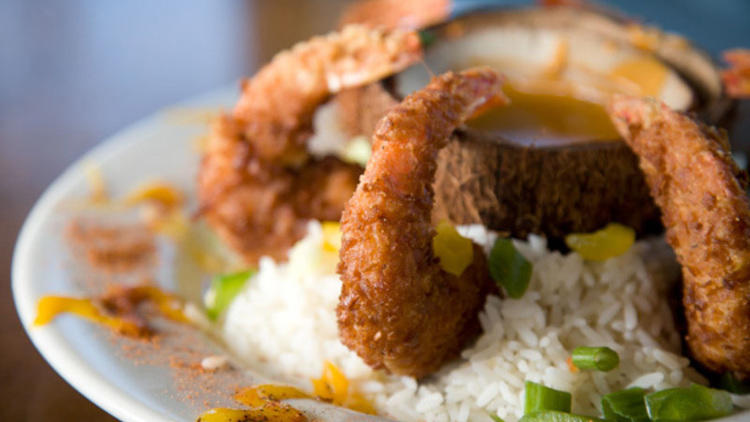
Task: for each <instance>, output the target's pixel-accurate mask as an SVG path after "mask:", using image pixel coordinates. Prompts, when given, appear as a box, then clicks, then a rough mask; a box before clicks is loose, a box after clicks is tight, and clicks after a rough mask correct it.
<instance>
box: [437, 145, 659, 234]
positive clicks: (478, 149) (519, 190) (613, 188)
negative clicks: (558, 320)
mask: <svg viewBox="0 0 750 422" xmlns="http://www.w3.org/2000/svg"><path fill="white" fill-rule="evenodd" d="M435 209H436V218H438V219H439V218H443V217H447V218H448V219H449V220H451V221H452V222H454V223H455V224H471V223H482V224H484V225H486V226H487V227H490V228H492V229H495V230H501V231H506V232H509V233H510V234H511V235H512V236H513V237H517V238H526V236H528V235H529V234H530V233H536V234H543V235H545V236H547V237H549V238H561V237H563V236H565V235H566V234H569V233H573V232H590V231H594V230H597V229H600V228H601V227H603V226H605V225H606V224H607V223H611V222H619V223H622V224H625V225H627V226H630V227H633V228H634V229H636V231H637V232H639V233H641V234H643V233H651V232H654V231H658V230H659V228H660V227H661V226H660V223H659V217H660V214H659V209H658V208H657V207H656V205H655V204H654V203H653V201H652V200H651V197H650V196H649V190H648V187H647V186H646V182H645V180H644V178H643V175H642V174H641V172H640V170H639V168H638V161H637V158H636V157H635V155H634V154H633V153H632V152H631V151H630V149H629V148H628V147H627V146H626V145H625V143H623V142H619V141H610V142H607V141H602V142H591V143H586V144H579V145H574V146H569V147H566V148H533V147H523V146H519V145H516V144H512V143H507V142H504V141H502V140H497V139H486V138H483V137H482V135H481V134H477V133H471V132H463V131H458V132H456V135H455V136H454V137H453V139H452V140H451V142H450V143H449V144H448V146H447V147H446V148H445V149H443V150H442V151H441V152H440V154H439V164H438V170H437V174H436V179H435Z"/></svg>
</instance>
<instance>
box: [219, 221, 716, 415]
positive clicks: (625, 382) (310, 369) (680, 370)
mask: <svg viewBox="0 0 750 422" xmlns="http://www.w3.org/2000/svg"><path fill="white" fill-rule="evenodd" d="M460 231H461V232H462V234H464V235H467V236H469V237H472V238H473V239H474V240H475V241H477V242H478V243H480V244H483V245H485V246H486V248H487V249H489V248H490V247H491V245H492V243H493V242H494V239H495V235H494V234H492V233H488V232H487V231H486V230H485V229H484V228H483V227H481V226H469V227H462V228H461V229H460ZM322 242H323V236H322V232H321V227H320V224H319V223H317V222H311V223H310V226H309V231H308V235H307V237H306V238H305V239H303V240H302V241H300V242H299V243H298V244H297V245H296V246H295V247H294V248H293V249H292V251H291V252H290V260H289V262H288V263H287V264H276V263H275V262H273V261H272V260H271V259H263V260H262V261H261V263H260V271H259V272H258V274H257V275H256V276H255V277H253V278H252V279H251V280H250V282H249V283H248V284H247V287H246V288H245V289H244V291H243V292H242V293H241V294H240V295H239V296H238V298H237V299H236V300H235V301H234V302H233V303H232V305H231V306H230V308H229V310H228V312H227V315H226V318H225V320H224V321H223V324H222V332H223V337H224V338H225V340H226V342H227V343H228V345H229V347H230V348H231V349H232V350H233V351H234V352H235V353H236V354H237V355H238V356H240V357H242V358H243V359H244V360H245V361H246V362H247V363H248V364H249V365H250V366H251V367H253V368H264V369H265V370H266V371H268V372H269V375H272V376H276V377H282V378H284V379H286V380H295V379H296V380H298V383H301V384H302V385H303V386H305V383H306V382H307V380H308V379H309V378H310V377H318V376H320V373H321V371H322V368H323V362H324V361H325V360H330V361H331V362H333V363H334V364H336V365H337V366H338V367H339V368H341V369H342V370H343V371H344V372H345V373H346V374H347V376H348V377H349V378H350V379H351V380H352V382H354V383H355V384H357V385H358V388H359V389H360V390H361V391H362V392H364V393H365V394H367V395H368V396H369V397H370V398H371V399H372V400H373V402H374V403H375V405H376V407H377V408H378V409H379V411H380V412H381V413H382V414H384V415H386V416H390V417H393V418H396V419H398V420H404V421H459V422H463V421H467V420H471V421H488V422H490V421H491V419H490V418H489V416H488V413H493V414H497V415H498V416H500V417H501V418H503V419H504V420H505V421H508V422H512V421H515V420H516V419H517V418H518V417H520V416H521V415H522V412H523V390H524V382H525V381H526V380H530V381H535V382H540V383H542V384H544V385H547V386H549V387H553V388H556V389H560V390H564V391H569V392H570V393H572V395H573V409H572V410H573V411H574V412H577V413H583V414H590V415H597V414H599V411H600V409H599V407H600V399H601V396H602V395H603V394H606V393H609V392H612V391H616V390H620V389H623V388H626V387H628V386H635V385H637V386H640V387H643V388H646V389H663V388H668V387H674V386H687V385H690V384H691V383H693V382H697V383H705V380H704V379H703V378H702V377H701V376H700V375H698V374H697V373H696V372H695V371H694V370H693V369H692V368H690V367H689V366H688V364H689V362H688V359H686V358H685V357H683V356H682V355H681V354H680V337H679V334H678V333H677V331H676V330H675V328H674V325H673V319H672V313H671V311H670V308H669V306H668V304H667V295H668V294H669V292H670V290H669V289H670V287H671V285H672V283H673V282H674V281H675V279H676V276H677V274H678V271H679V267H678V266H677V264H676V262H675V260H674V257H673V255H672V254H671V252H670V251H669V248H668V247H667V245H666V244H665V243H664V242H663V240H661V239H655V240H649V241H640V242H637V243H636V244H635V245H634V246H633V247H632V248H631V249H630V250H629V251H628V252H627V253H625V254H624V255H622V256H619V257H616V258H613V259H610V260H608V261H605V262H602V263H595V262H587V261H584V260H583V259H582V258H581V257H580V256H579V255H577V254H575V253H571V254H568V255H562V254H560V253H558V252H550V251H549V250H548V249H547V247H546V242H545V240H544V239H543V238H540V237H537V236H530V237H529V239H528V240H527V241H515V242H514V243H515V245H516V248H517V249H518V250H519V251H520V252H521V253H522V254H523V255H524V256H525V257H526V258H527V259H528V260H529V261H531V262H532V264H533V266H534V267H533V274H532V278H531V282H530V285H529V288H528V290H527V291H526V293H525V294H524V296H523V297H522V298H521V299H519V300H513V299H500V298H498V297H496V296H491V297H489V298H488V299H487V302H486V304H485V307H484V311H483V312H482V313H481V314H480V316H479V318H480V322H481V325H482V328H483V330H484V333H483V334H482V335H481V336H480V337H479V339H478V340H477V341H476V343H475V344H474V345H473V346H472V347H471V348H469V349H466V350H464V352H463V353H462V356H461V359H460V360H457V361H456V362H453V363H451V364H449V365H447V366H446V367H444V368H443V369H442V370H441V371H440V372H439V373H438V374H435V375H434V376H432V377H430V378H429V379H426V380H423V381H421V382H419V383H417V382H416V381H414V380H413V379H411V378H408V377H397V376H390V375H386V374H383V373H382V372H375V371H372V370H371V369H370V368H369V367H368V366H367V365H365V364H364V363H363V362H362V361H361V360H360V359H359V358H358V357H357V356H356V355H355V354H354V353H352V352H350V351H349V350H348V349H347V348H345V347H344V346H343V345H342V344H341V343H340V342H339V339H338V333H337V327H336V316H335V308H336V304H337V302H338V297H339V291H340V281H339V279H338V276H337V275H335V272H334V270H335V263H336V259H337V258H336V255H335V254H333V253H331V252H325V251H323V249H322V248H321V246H322ZM577 346H608V347H610V348H612V349H614V350H615V351H616V352H617V353H618V354H619V356H620V365H619V367H618V368H617V369H615V370H613V371H610V372H606V373H605V372H594V371H580V372H577V373H572V372H571V371H570V370H569V368H568V365H567V363H566V360H567V358H568V357H569V356H570V354H571V352H572V350H573V349H574V348H575V347H577ZM307 387H308V388H309V385H308V386H307Z"/></svg>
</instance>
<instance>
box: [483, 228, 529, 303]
mask: <svg viewBox="0 0 750 422" xmlns="http://www.w3.org/2000/svg"><path fill="white" fill-rule="evenodd" d="M489 266H490V276H492V279H493V280H495V282H496V283H498V284H499V285H501V286H503V288H505V291H506V292H508V296H510V297H511V298H513V299H519V298H520V297H521V296H523V294H524V293H525V292H526V289H527V288H528V287H529V280H530V279H531V263H530V262H529V261H527V260H526V258H524V257H523V255H521V254H520V253H519V252H518V251H517V250H516V248H515V246H513V242H512V241H511V240H510V239H504V238H500V239H497V240H496V241H495V245H494V246H492V250H491V251H490V263H489Z"/></svg>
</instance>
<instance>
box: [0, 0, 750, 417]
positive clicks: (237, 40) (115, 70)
mask: <svg viewBox="0 0 750 422" xmlns="http://www.w3.org/2000/svg"><path fill="white" fill-rule="evenodd" d="M633 3H634V4H633V7H634V8H635V10H636V11H642V10H638V9H637V7H638V5H640V6H641V7H644V6H643V5H644V4H647V3H648V2H647V1H643V2H633ZM669 3H671V7H673V13H674V14H677V18H678V19H676V22H677V23H676V24H674V25H673V26H676V28H674V29H681V30H684V31H693V33H695V31H696V28H695V27H694V25H693V22H692V21H690V20H687V21H686V20H685V19H684V16H683V19H679V18H680V16H681V15H679V13H680V9H679V8H678V7H677V5H678V4H679V5H683V4H684V3H683V2H680V1H672V2H669ZM341 4H342V1H331V0H299V1H294V0H284V1H281V0H267V1H257V2H240V1H235V2H232V1H218V0H215V1H203V2H185V1H183V0H166V1H165V0H161V1H158V2H155V1H151V0H128V1H99V0H88V1H86V0H68V1H65V2H61V1H55V0H38V1H27V0H4V1H2V2H0V204H1V205H2V211H0V216H2V218H0V282H2V286H3V289H4V294H3V295H1V296H0V345H2V349H1V350H2V354H1V356H2V358H1V359H0V420H3V421H22V420H25V421H62V420H71V421H79V420H80V421H102V420H112V418H111V417H110V416H108V415H106V414H105V413H104V412H103V411H101V410H99V409H98V408H97V407H96V406H95V405H93V404H91V403H90V402H89V401H88V400H86V399H85V398H84V397H82V396H80V395H79V394H78V393H77V392H76V391H75V390H73V389H72V388H71V387H70V386H68V384H67V383H65V382H64V381H63V380H62V379H61V378H59V377H58V376H57V375H56V374H55V373H54V372H53V371H52V370H51V369H50V368H49V367H48V366H47V365H46V363H45V362H44V361H43V360H42V358H41V357H40V355H39V354H38V353H37V352H36V350H35V349H34V348H33V347H32V345H31V344H30V342H29V340H28V338H27V337H26V335H25V333H24V332H23V330H22V328H21V325H20V323H19V321H18V317H17V315H16V312H15V308H14V306H13V304H12V299H11V296H10V292H9V285H10V282H9V274H10V263H11V253H12V250H13V245H14V242H15V238H16V236H17V233H18V230H19V228H20V226H21V224H22V222H23V219H24V217H25V215H26V213H27V212H28V211H29V209H30V208H31V206H32V205H33V203H34V201H35V200H36V198H38V196H39V195H40V194H41V192H42V191H43V189H44V188H45V187H46V186H47V185H48V184H49V183H50V182H51V181H52V180H53V179H54V178H55V177H56V176H57V175H58V174H60V173H61V172H62V170H63V169H64V168H65V167H66V166H67V165H69V164H70V163H71V162H72V161H73V160H74V159H76V158H77V157H79V156H80V155H82V154H83V153H84V152H86V151H87V150H88V149H90V148H91V147H93V146H94V145H96V144H97V143H98V142H99V141H101V140H102V139H104V138H105V137H107V136H108V135H110V134H112V133H113V132H115V131H116V130H118V129H120V128H122V127H124V126H125V125H127V124H129V123H132V122H133V121H135V120H137V119H139V118H141V117H144V116H146V115H148V114H150V113H152V112H154V111H156V110H158V109H159V108H161V107H164V106H167V105H169V104H171V103H174V102H176V101H179V100H181V99H184V98H186V97H189V96H192V95H195V94H199V93H201V92H204V91H207V90H210V89H212V88H216V87H219V86H222V85H226V84H229V83H232V81H235V80H237V79H238V78H239V77H241V76H243V75H248V74H251V72H252V71H253V70H254V69H256V68H257V67H258V65H259V64H260V63H263V62H265V61H266V60H268V59H269V58H270V57H271V55H272V54H273V53H274V52H275V51H277V50H279V49H280V48H283V47H286V46H289V45H291V44H292V43H293V42H294V41H297V40H301V39H304V38H307V37H308V36H310V35H311V34H315V33H321V32H325V31H326V30H328V29H329V28H331V27H332V26H333V25H334V22H335V19H336V14H337V10H338V9H339V8H340V7H341ZM738 4H740V3H738ZM745 4H746V5H747V3H745ZM680 7H684V6H680ZM743 16H748V13H747V11H746V10H745V13H744V15H743ZM703 23H704V24H705V22H703ZM680 25H682V26H680ZM701 28H702V27H701ZM701 28H698V30H699V32H700V30H702V29H701ZM722 31H728V29H723V30H722ZM743 34H744V35H743ZM702 35H705V34H702V33H697V34H695V36H702ZM735 36H740V37H745V38H744V39H745V44H746V45H750V36H748V28H744V33H742V34H737V33H736V32H735ZM730 46H731V45H722V44H719V45H718V47H719V48H723V47H730ZM744 114H745V116H750V113H747V112H744ZM745 120H746V121H748V122H750V119H747V118H746V119H745ZM747 132H750V131H747Z"/></svg>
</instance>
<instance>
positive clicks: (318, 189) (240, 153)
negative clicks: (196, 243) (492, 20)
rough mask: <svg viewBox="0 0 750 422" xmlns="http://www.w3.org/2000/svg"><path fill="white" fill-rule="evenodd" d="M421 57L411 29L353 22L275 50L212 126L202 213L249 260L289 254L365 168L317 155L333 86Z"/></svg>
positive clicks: (331, 215) (201, 178)
mask: <svg viewBox="0 0 750 422" xmlns="http://www.w3.org/2000/svg"><path fill="white" fill-rule="evenodd" d="M420 55H421V47H420V44H419V40H418V37H417V35H416V34H415V33H413V32H406V31H390V32H386V31H381V30H370V29H367V28H365V27H363V26H356V25H355V26H350V27H347V28H345V29H344V30H342V31H341V32H340V33H333V34H331V35H328V36H325V37H316V38H313V39H312V40H310V41H308V42H304V43H300V44H298V45H296V46H295V47H293V48H292V49H290V50H289V51H286V52H282V53H280V54H278V55H277V56H276V57H275V58H274V59H273V60H272V61H271V63H270V64H268V65H267V66H265V67H264V68H263V69H261V70H260V71H259V72H258V74H257V75H256V76H255V77H254V78H252V79H251V80H249V81H246V82H245V83H244V84H243V89H242V90H243V93H242V97H241V98H240V100H239V102H238V103H237V105H236V107H235V109H234V112H233V114H231V115H224V116H221V117H220V118H219V119H218V120H217V121H216V122H215V124H214V127H213V130H212V132H211V134H210V136H209V140H208V144H207V147H206V151H205V153H204V156H203V159H202V163H201V169H200V173H199V175H198V196H199V200H200V205H201V212H202V214H203V215H204V216H205V217H206V220H207V221H208V222H209V224H210V225H211V226H212V227H213V228H214V229H215V230H216V231H217V232H218V234H219V235H220V236H221V237H222V238H223V239H224V240H225V241H226V242H227V243H228V244H229V245H230V246H231V247H232V248H233V249H234V250H235V251H237V252H238V253H239V254H241V255H242V256H243V258H244V259H245V261H247V262H248V263H251V264H252V263H256V262H257V261H258V259H259V258H260V257H261V256H263V255H268V256H271V257H273V258H275V259H277V260H284V259H286V252H287V250H288V249H289V247H290V246H291V245H293V244H294V242H296V241H297V240H299V239H301V238H302V237H303V236H304V234H305V228H306V225H307V220H309V219H318V220H338V219H339V218H340V217H341V212H342V211H343V209H344V204H345V203H346V201H347V200H348V199H349V197H350V196H351V194H352V193H353V192H354V189H355V188H356V186H357V180H358V178H359V175H360V174H361V173H362V169H361V167H359V166H357V165H352V164H347V163H344V162H342V161H341V160H339V159H338V158H335V157H332V156H329V157H324V158H314V157H311V156H310V154H309V153H308V151H307V149H306V144H305V143H306V141H307V139H308V138H309V137H310V136H311V134H312V120H313V114H314V112H315V110H316V108H317V107H318V106H319V105H320V104H321V103H323V102H325V101H326V99H327V98H328V97H329V96H330V95H331V94H333V93H335V92H337V91H339V90H341V89H344V88H347V87H354V86H357V85H360V84H366V83H370V82H372V81H375V80H377V79H379V78H381V77H383V76H386V75H388V74H390V73H394V72H397V71H399V70H401V69H403V68H404V67H406V66H408V65H409V64H411V63H412V62H414V61H416V60H417V59H418V58H419V57H420Z"/></svg>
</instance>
